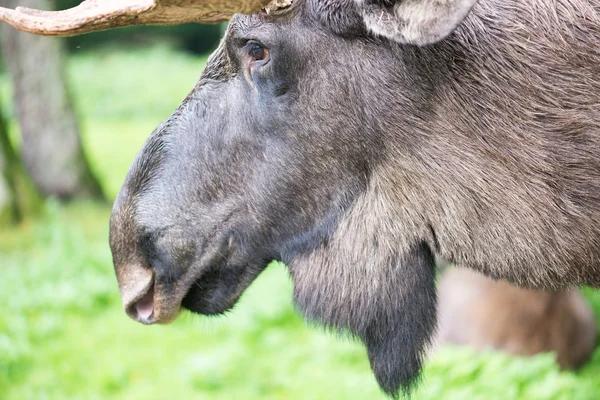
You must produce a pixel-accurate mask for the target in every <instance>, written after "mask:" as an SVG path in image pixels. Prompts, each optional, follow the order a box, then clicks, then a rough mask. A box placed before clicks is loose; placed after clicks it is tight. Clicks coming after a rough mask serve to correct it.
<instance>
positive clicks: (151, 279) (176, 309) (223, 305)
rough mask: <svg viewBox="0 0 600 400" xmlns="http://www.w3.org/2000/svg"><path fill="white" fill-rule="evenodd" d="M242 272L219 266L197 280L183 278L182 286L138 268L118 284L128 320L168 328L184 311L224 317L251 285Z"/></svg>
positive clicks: (147, 269) (151, 271)
mask: <svg viewBox="0 0 600 400" xmlns="http://www.w3.org/2000/svg"><path fill="white" fill-rule="evenodd" d="M223 264H226V263H223ZM136 270H137V272H134V271H136ZM244 270H245V268H244ZM239 272H240V271H239V267H238V268H235V267H230V266H227V265H219V266H214V267H209V268H207V269H205V270H204V271H203V272H202V273H201V274H200V276H198V277H192V276H190V277H189V279H186V277H183V278H182V279H181V280H180V281H179V282H174V283H170V284H167V283H163V282H162V279H157V277H156V274H155V272H154V271H153V270H152V269H150V268H145V267H138V268H135V269H133V271H132V268H131V267H130V268H129V269H128V273H127V275H128V276H127V277H120V279H118V280H119V286H120V287H121V296H122V299H123V305H124V308H125V312H126V313H127V315H128V316H129V317H131V318H132V319H133V320H135V321H138V322H140V323H142V324H145V325H150V324H168V323H170V322H173V321H174V320H175V319H177V317H178V316H179V314H180V313H181V311H182V309H186V310H188V311H191V312H193V313H196V314H203V315H217V314H222V313H224V312H226V311H227V310H229V309H231V308H232V307H233V306H234V305H235V303H236V302H237V300H238V299H239V297H240V296H241V293H242V292H243V291H244V289H245V288H246V287H247V286H248V285H249V281H251V280H245V279H242V278H241V276H242V275H244V274H243V273H242V274H240V273H239ZM118 278H119V276H118ZM125 278H129V279H125ZM186 281H187V282H190V283H187V284H186V283H185V282H186ZM246 282H247V283H246Z"/></svg>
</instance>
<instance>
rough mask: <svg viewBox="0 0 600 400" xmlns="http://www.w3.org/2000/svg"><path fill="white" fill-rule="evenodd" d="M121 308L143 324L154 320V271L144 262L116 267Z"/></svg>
mask: <svg viewBox="0 0 600 400" xmlns="http://www.w3.org/2000/svg"><path fill="white" fill-rule="evenodd" d="M117 281H118V282H119V290H120V292H121V299H122V301H123V308H124V309H125V312H126V313H127V315H128V316H129V317H131V318H132V319H134V320H136V321H138V322H141V323H143V324H151V323H153V322H154V292H155V291H154V284H155V281H154V272H153V271H152V269H151V268H150V267H149V265H147V264H146V263H142V262H137V263H132V264H129V265H126V266H123V267H121V268H118V269H117Z"/></svg>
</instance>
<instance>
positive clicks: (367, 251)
mask: <svg viewBox="0 0 600 400" xmlns="http://www.w3.org/2000/svg"><path fill="white" fill-rule="evenodd" d="M239 2H240V1H238V3H239ZM475 2H476V0H446V1H432V0H402V1H400V0H398V1H394V0H293V1H292V3H291V5H287V6H285V7H283V8H281V7H280V6H281V4H280V3H285V2H282V1H279V2H277V3H278V4H279V6H278V7H274V8H272V9H271V10H270V12H268V13H267V12H259V13H256V14H253V15H236V16H235V17H234V18H233V19H232V21H231V23H230V24H229V27H228V30H227V32H226V34H225V38H224V40H223V41H222V43H221V45H220V46H219V48H218V49H217V50H216V51H215V53H214V54H213V55H212V56H211V57H210V59H209V61H208V63H207V65H206V68H205V70H204V72H203V74H202V76H201V77H200V80H199V82H198V84H197V85H196V87H195V88H194V89H193V90H192V92H191V93H190V94H189V95H188V96H187V98H186V99H185V100H184V101H183V103H182V104H181V105H180V106H179V108H178V109H177V110H176V111H175V112H174V113H173V115H171V116H170V117H169V118H168V119H167V120H166V121H165V122H164V123H163V124H162V125H161V126H160V127H158V128H157V130H156V131H155V132H154V133H153V134H152V135H151V136H150V138H149V139H148V141H147V142H146V144H145V145H144V147H143V148H142V149H141V151H140V152H139V154H138V156H137V158H136V160H135V161H134V163H133V165H132V167H131V169H130V171H129V174H128V176H127V178H126V180H125V183H124V185H123V188H122V190H121V192H120V194H119V196H118V198H117V200H116V202H115V205H114V210H113V215H112V217H111V232H110V235H111V238H110V241H111V248H112V251H113V258H114V263H115V269H116V274H117V278H118V281H119V285H120V289H121V295H122V298H123V303H124V306H125V309H126V311H127V313H128V314H129V315H130V316H131V317H132V318H134V319H136V320H138V321H140V322H143V323H166V322H170V321H171V320H173V319H174V318H176V316H177V314H178V310H179V309H180V308H181V307H183V308H185V309H188V310H191V311H193V312H196V313H200V314H218V313H221V312H223V311H225V310H227V309H229V308H230V307H232V306H233V305H234V304H235V302H236V301H237V299H238V298H239V296H240V295H241V293H242V292H243V291H244V289H245V288H246V287H247V286H248V285H249V284H250V283H251V282H252V281H253V279H254V278H255V277H256V276H257V275H258V274H259V273H260V272H261V271H262V270H263V269H264V267H265V265H266V264H267V262H268V261H269V260H271V259H281V260H283V261H284V262H285V263H286V264H287V265H288V266H289V269H290V273H291V275H292V277H293V280H294V285H295V289H294V297H295V302H296V304H297V305H298V308H299V309H300V310H302V312H303V313H304V314H305V315H306V317H307V318H308V319H310V320H313V321H317V322H320V323H323V324H324V325H326V326H328V327H331V328H334V329H341V330H349V331H350V332H351V333H352V334H354V335H355V336H357V337H358V338H360V339H361V340H362V341H363V342H364V344H365V345H366V347H367V350H368V354H369V358H370V361H371V366H372V368H373V371H374V373H375V376H376V378H377V380H378V382H379V384H380V385H381V387H382V388H383V389H384V390H385V391H386V392H387V393H389V394H391V395H397V394H398V392H399V391H400V389H401V388H409V387H410V384H411V382H413V381H414V378H415V377H416V376H418V372H419V370H420V367H421V361H422V356H423V354H424V352H425V351H426V348H427V347H428V345H429V344H430V340H431V338H432V336H433V334H434V330H435V326H436V318H435V315H436V288H435V269H434V268H435V267H434V263H435V256H436V255H437V256H440V257H443V258H445V259H447V260H450V261H453V262H454V263H456V264H458V265H461V266H463V267H468V268H471V269H474V270H477V271H480V272H482V273H484V274H486V275H487V276H489V277H493V278H503V279H507V280H509V281H511V282H513V283H515V284H517V285H520V286H523V287H530V288H544V289H561V288H566V287H568V286H572V285H578V284H588V285H593V286H599V285H600V0H481V1H480V2H479V3H478V4H474V3H475ZM163 3H164V4H163ZM188 3H191V2H189V1H188ZM161 4H163V5H164V6H165V7H169V4H170V2H169V1H163V2H161ZM0 11H1V10H0ZM92 11H93V10H92ZM153 12H154V11H153ZM67 16H68V15H67ZM0 17H2V15H1V14H0ZM36 18H39V17H38V16H36ZM65 18H66V16H65ZM130 19H135V18H133V17H131V18H130ZM124 20H125V19H122V21H124ZM138 20H140V21H142V19H140V18H138ZM103 21H104V20H103ZM75 25H76V26H77V29H80V28H81V26H82V24H81V23H79V22H78V23H77V24H73V26H75ZM61 29H62V28H61Z"/></svg>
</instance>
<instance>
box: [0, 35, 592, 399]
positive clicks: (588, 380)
mask: <svg viewBox="0 0 600 400" xmlns="http://www.w3.org/2000/svg"><path fill="white" fill-rule="evenodd" d="M144 29H147V28H139V29H137V28H136V29H134V30H131V31H127V32H132V33H131V38H129V39H131V40H126V41H125V46H121V47H116V46H115V45H114V41H113V40H114V39H115V38H118V37H123V36H126V35H123V33H122V31H115V32H117V33H118V32H121V36H118V35H117V34H116V33H108V34H107V36H106V38H105V39H100V38H96V37H94V36H92V35H89V36H88V37H86V36H83V37H80V38H74V39H70V42H69V47H70V50H71V55H70V57H69V61H68V74H67V76H68V81H69V84H70V87H71V89H72V92H73V97H74V100H75V103H76V108H77V111H78V114H79V117H80V121H81V124H82V132H83V141H84V145H85V148H86V151H87V154H88V155H89V157H90V160H91V163H92V166H93V169H94V170H95V172H96V173H97V174H98V175H99V177H100V179H101V181H102V183H103V185H104V188H105V190H106V192H107V194H108V196H109V197H110V198H111V199H113V198H114V196H115V195H116V193H117V192H118V190H119V187H120V185H121V183H122V181H123V179H124V176H125V173H126V172H127V169H128V167H129V164H130V163H131V161H132V159H133V157H134V155H135V153H136V151H137V150H138V149H139V148H140V147H141V145H142V143H143V142H144V140H145V139H146V137H147V136H148V135H149V134H150V133H151V132H152V130H153V129H154V127H156V126H157V125H158V124H159V123H160V122H161V121H162V120H163V119H164V118H166V117H167V116H168V115H169V114H170V113H171V112H172V110H173V109H174V108H175V107H176V106H177V105H178V104H179V102H180V101H181V100H182V99H183V98H184V97H185V95H186V94H187V93H188V91H190V90H191V88H192V87H193V86H194V84H195V82H196V80H197V78H198V76H199V75H200V72H201V71H202V68H203V65H204V63H205V61H206V55H200V54H192V53H190V52H189V50H196V51H197V50H198V49H199V48H201V47H202V46H200V45H198V44H194V43H192V42H194V40H191V41H187V39H181V37H183V38H185V37H186V36H185V35H183V36H177V35H174V36H172V37H171V36H169V35H167V34H165V35H164V37H163V36H162V35H161V34H160V33H161V32H167V30H164V31H162V30H159V31H158V32H159V33H158V34H157V36H154V37H153V34H146V33H144V32H143V30H144ZM163 29H166V28H163ZM179 29H184V30H185V28H179ZM192 29H200V30H202V29H205V28H197V27H192ZM220 29H222V28H221V27H220V26H212V28H210V29H209V31H213V32H214V31H216V32H217V35H216V36H215V38H216V39H215V40H213V41H212V42H211V41H210V40H207V42H210V43H209V46H212V47H214V46H215V44H216V40H217V39H218V37H219V35H220V33H219V32H220ZM111 35H115V36H111ZM127 35H128V34H127ZM190 35H191V36H190V37H194V35H195V34H190ZM206 35H209V34H208V33H206ZM178 37H179V39H178ZM139 38H143V39H139ZM197 41H198V40H197ZM103 42H104V44H107V43H108V46H99V45H100V44H102V43H103ZM121 42H122V41H121V40H120V39H119V43H121ZM121 44H122V43H121ZM203 46H204V45H203ZM186 50H188V51H186ZM206 50H207V48H206V47H204V48H203V51H206ZM0 95H1V96H2V98H1V99H2V103H3V104H4V105H5V106H6V105H8V106H9V107H8V108H7V109H8V110H9V114H10V85H9V82H8V79H7V77H6V76H5V75H2V74H1V73H0ZM10 126H11V135H12V138H13V140H14V141H15V143H16V144H17V145H18V142H19V135H18V127H17V124H16V123H15V122H14V119H12V121H11V123H10ZM109 215H110V207H109V206H108V205H105V204H100V203H94V202H81V201H78V202H72V203H69V204H66V205H65V204H60V203H58V202H56V201H54V200H47V201H46V203H45V205H44V207H43V211H42V212H41V213H40V215H38V216H35V217H29V218H28V219H26V220H25V221H24V222H23V223H21V224H19V225H18V226H16V227H14V228H9V229H4V230H2V231H1V232H0V399H3V400H4V399H6V400H8V399H15V400H17V399H18V400H21V399H142V398H144V399H328V400H329V399H331V400H333V399H385V397H384V396H383V395H382V394H381V392H380V390H379V388H378V387H377V385H376V383H375V380H374V378H373V376H372V374H371V371H370V368H369V364H368V361H367V358H366V354H365V351H364V349H363V348H362V346H361V345H360V344H358V343H355V342H353V341H351V340H349V339H348V338H345V337H338V336H336V335H334V334H331V333H327V332H323V331H322V330H321V329H319V328H315V327H309V326H307V325H306V324H305V323H304V322H303V321H302V319H301V318H300V317H299V316H298V315H297V314H296V313H295V312H294V309H293V305H292V303H291V292H292V286H291V281H290V278H289V277H288V275H287V271H286V269H285V267H284V266H282V265H280V264H277V263H274V264H273V265H271V266H270V267H269V268H268V269H267V271H266V272H265V273H264V274H263V275H261V276H260V277H259V279H258V280H257V281H256V282H255V283H254V284H253V285H252V286H251V288H250V289H249V290H248V291H247V292H246V293H245V294H244V296H243V297H242V300H241V301H240V303H239V304H238V306H236V307H235V309H234V310H233V311H232V312H230V313H229V314H228V315H227V316H222V317H218V318H207V317H199V316H193V315H191V314H185V315H183V316H182V317H181V318H180V319H179V320H178V321H177V322H175V323H174V324H172V325H169V326H150V327H148V326H142V325H140V324H138V323H135V322H133V321H131V320H130V319H129V318H128V317H127V316H126V315H125V313H124V312H123V310H122V308H121V302H120V298H119V292H118V288H117V283H116V279H115V277H114V273H113V269H112V262H111V255H110V250H109V247H108V219H109ZM585 294H586V297H587V298H588V299H589V300H590V301H591V302H592V304H593V306H594V309H595V311H596V314H597V316H598V315H600V294H599V293H598V292H596V291H591V290H587V291H585ZM414 398H415V399H436V400H440V399H444V400H446V399H460V400H464V399H569V400H571V399H582V400H583V399H589V400H591V399H597V398H600V351H596V353H595V355H594V357H593V359H592V361H591V362H590V363H589V364H587V365H586V366H585V367H584V368H583V369H582V370H580V371H578V372H576V373H573V372H561V371H559V369H558V367H557V366H556V365H555V363H554V358H553V355H552V354H546V355H540V356H536V357H532V358H518V357H509V356H506V355H503V354H499V353H494V352H487V353H484V354H475V353H474V352H472V351H470V350H467V349H459V348H451V347H445V348H443V349H442V350H441V351H439V352H437V353H436V354H435V355H434V356H433V357H431V358H430V360H429V362H428V363H427V366H426V368H425V372H424V376H423V379H422V381H421V384H420V385H419V387H418V390H417V391H416V393H415V395H414Z"/></svg>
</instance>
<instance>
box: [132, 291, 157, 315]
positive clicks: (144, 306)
mask: <svg viewBox="0 0 600 400" xmlns="http://www.w3.org/2000/svg"><path fill="white" fill-rule="evenodd" d="M135 310H136V311H137V315H138V317H139V318H141V319H142V320H148V319H149V318H150V316H151V315H152V312H153V311H154V285H152V286H151V287H150V289H149V290H148V293H146V294H145V295H144V296H142V298H141V299H139V300H138V301H136V302H135Z"/></svg>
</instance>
